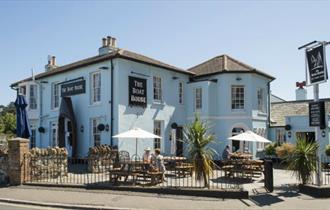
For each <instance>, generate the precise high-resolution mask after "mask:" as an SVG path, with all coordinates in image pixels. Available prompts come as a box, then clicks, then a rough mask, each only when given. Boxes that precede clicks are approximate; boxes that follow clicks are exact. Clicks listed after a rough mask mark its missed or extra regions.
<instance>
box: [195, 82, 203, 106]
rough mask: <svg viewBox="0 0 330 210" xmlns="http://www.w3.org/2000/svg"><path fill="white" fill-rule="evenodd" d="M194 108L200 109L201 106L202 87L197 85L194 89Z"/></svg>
mask: <svg viewBox="0 0 330 210" xmlns="http://www.w3.org/2000/svg"><path fill="white" fill-rule="evenodd" d="M194 108H195V111H201V110H202V108H203V88H202V87H197V88H195V89H194Z"/></svg>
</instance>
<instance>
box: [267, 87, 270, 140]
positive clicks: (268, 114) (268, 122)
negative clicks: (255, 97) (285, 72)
mask: <svg viewBox="0 0 330 210" xmlns="http://www.w3.org/2000/svg"><path fill="white" fill-rule="evenodd" d="M267 89H268V90H267V91H268V113H267V127H268V136H267V137H268V138H269V131H270V82H268V83H267Z"/></svg>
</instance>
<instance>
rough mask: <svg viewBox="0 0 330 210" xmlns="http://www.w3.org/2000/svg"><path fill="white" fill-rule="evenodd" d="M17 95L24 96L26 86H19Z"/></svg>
mask: <svg viewBox="0 0 330 210" xmlns="http://www.w3.org/2000/svg"><path fill="white" fill-rule="evenodd" d="M18 93H19V94H20V95H22V96H26V85H21V86H19V88H18Z"/></svg>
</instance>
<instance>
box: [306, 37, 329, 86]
mask: <svg viewBox="0 0 330 210" xmlns="http://www.w3.org/2000/svg"><path fill="white" fill-rule="evenodd" d="M306 61H307V67H308V73H309V78H310V83H311V84H317V83H321V82H326V80H327V79H328V74H327V66H326V60H325V51H324V45H323V44H321V45H319V46H317V47H314V48H312V49H307V50H306Z"/></svg>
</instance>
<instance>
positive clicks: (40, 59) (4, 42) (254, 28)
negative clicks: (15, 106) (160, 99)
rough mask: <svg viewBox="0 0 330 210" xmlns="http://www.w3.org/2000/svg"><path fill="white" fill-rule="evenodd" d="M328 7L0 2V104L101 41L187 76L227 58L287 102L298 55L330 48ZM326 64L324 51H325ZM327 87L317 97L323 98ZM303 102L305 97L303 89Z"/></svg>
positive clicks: (298, 77) (300, 61)
mask: <svg viewBox="0 0 330 210" xmlns="http://www.w3.org/2000/svg"><path fill="white" fill-rule="evenodd" d="M329 9H330V1H296V0H295V1H293V0H292V1H284V0H281V1H267V0H265V1H248V0H246V1H59V0H57V1H51V0H48V1H14V0H13V1H6V0H2V1H0V32H1V33H0V47H1V50H0V73H1V74H0V81H1V82H0V104H3V105H7V104H8V103H9V102H10V101H14V100H15V96H16V94H15V91H14V90H12V89H10V87H9V86H10V84H11V83H13V82H15V81H18V80H21V79H24V78H26V77H29V76H31V69H34V72H35V73H41V72H43V71H44V66H45V64H46V63H47V56H48V55H55V56H56V60H57V64H58V65H65V64H68V63H71V62H74V61H77V60H80V59H84V58H87V57H90V56H94V55H97V53H98V48H99V47H100V46H101V39H102V37H105V36H107V35H110V36H113V37H116V38H117V43H118V47H120V48H124V49H128V50H131V51H134V52H137V53H141V54H143V55H146V56H149V57H152V58H154V59H158V60H160V61H163V62H165V63H169V64H172V65H174V66H177V67H181V68H184V69H187V68H189V67H192V66H194V65H197V64H199V63H201V62H204V61H206V60H208V59H211V58H213V57H215V56H218V55H222V54H227V55H230V56H232V57H234V58H236V59H238V60H240V61H242V62H244V63H247V64H249V65H251V66H253V67H255V68H257V69H260V70H261V71H264V72H265V73H268V74H270V75H273V76H274V77H276V80H275V81H273V82H272V83H271V90H272V93H273V94H275V95H277V96H278V97H280V98H283V99H285V100H294V99H295V89H296V87H295V83H296V82H297V81H303V80H305V58H304V51H303V50H300V51H299V50H298V49H297V48H298V47H299V46H301V45H303V44H305V43H308V42H310V41H313V40H319V41H330V13H329ZM327 54H328V56H327V58H328V63H330V59H329V58H330V45H329V46H328V49H327ZM329 83H330V82H327V83H324V84H321V85H320V98H330V85H329ZM307 89H308V98H313V91H312V87H308V88H307Z"/></svg>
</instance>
